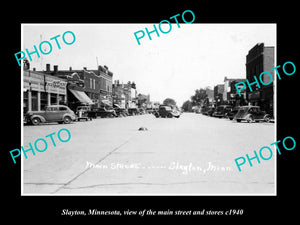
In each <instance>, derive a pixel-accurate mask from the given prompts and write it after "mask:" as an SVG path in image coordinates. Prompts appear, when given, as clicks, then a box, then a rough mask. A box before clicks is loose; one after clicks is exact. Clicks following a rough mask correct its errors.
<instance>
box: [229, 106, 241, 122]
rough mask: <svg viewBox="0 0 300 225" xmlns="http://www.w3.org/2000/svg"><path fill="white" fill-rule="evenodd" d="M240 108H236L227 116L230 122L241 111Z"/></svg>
mask: <svg viewBox="0 0 300 225" xmlns="http://www.w3.org/2000/svg"><path fill="white" fill-rule="evenodd" d="M239 108H240V107H238V106H237V107H234V108H232V109H231V110H230V111H229V112H228V113H227V115H226V117H227V118H228V119H230V120H233V118H234V116H235V115H236V114H237V112H238V111H239Z"/></svg>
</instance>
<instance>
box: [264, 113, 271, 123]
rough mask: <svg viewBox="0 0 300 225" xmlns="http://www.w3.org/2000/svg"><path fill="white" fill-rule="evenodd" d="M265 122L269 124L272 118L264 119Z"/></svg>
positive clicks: (266, 117)
mask: <svg viewBox="0 0 300 225" xmlns="http://www.w3.org/2000/svg"><path fill="white" fill-rule="evenodd" d="M264 121H265V122H266V123H269V122H270V116H268V115H266V116H265V118H264Z"/></svg>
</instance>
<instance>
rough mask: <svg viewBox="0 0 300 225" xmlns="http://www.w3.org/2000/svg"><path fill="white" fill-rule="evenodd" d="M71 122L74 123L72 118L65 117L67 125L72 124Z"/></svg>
mask: <svg viewBox="0 0 300 225" xmlns="http://www.w3.org/2000/svg"><path fill="white" fill-rule="evenodd" d="M71 121H72V119H71V117H69V116H65V117H64V123H65V124H69V123H71Z"/></svg>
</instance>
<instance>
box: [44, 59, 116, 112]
mask: <svg viewBox="0 0 300 225" xmlns="http://www.w3.org/2000/svg"><path fill="white" fill-rule="evenodd" d="M40 72H42V73H44V74H50V75H52V76H55V77H59V78H63V79H65V80H67V82H68V88H67V89H68V90H67V92H68V100H69V101H68V102H69V104H70V105H71V108H72V109H74V107H75V106H76V105H78V104H81V103H82V104H89V105H93V106H94V107H101V106H103V105H110V106H111V105H112V79H113V73H112V72H110V71H109V70H108V67H107V66H104V67H102V66H98V69H97V70H88V69H87V68H86V67H84V68H83V69H82V70H73V69H72V68H71V67H70V68H69V70H58V66H57V65H54V67H53V70H50V64H46V71H40Z"/></svg>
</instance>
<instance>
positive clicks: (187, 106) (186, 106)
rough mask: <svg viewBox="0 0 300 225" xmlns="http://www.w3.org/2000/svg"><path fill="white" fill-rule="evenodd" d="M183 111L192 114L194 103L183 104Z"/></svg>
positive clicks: (188, 101)
mask: <svg viewBox="0 0 300 225" xmlns="http://www.w3.org/2000/svg"><path fill="white" fill-rule="evenodd" d="M182 109H183V111H184V112H192V102H191V101H190V100H187V101H185V102H184V103H183V104H182Z"/></svg>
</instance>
